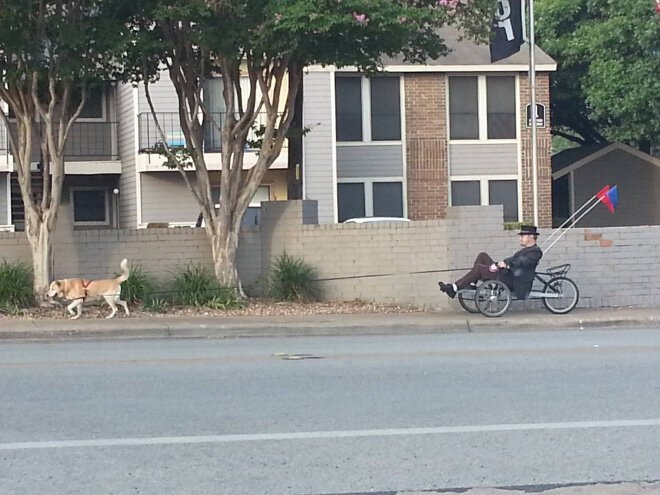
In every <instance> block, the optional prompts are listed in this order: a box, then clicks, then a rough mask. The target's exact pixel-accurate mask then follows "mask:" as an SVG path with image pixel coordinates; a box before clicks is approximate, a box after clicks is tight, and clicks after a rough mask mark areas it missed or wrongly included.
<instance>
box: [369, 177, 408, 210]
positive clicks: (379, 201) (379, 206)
mask: <svg viewBox="0 0 660 495" xmlns="http://www.w3.org/2000/svg"><path fill="white" fill-rule="evenodd" d="M373 197H374V216H375V217H403V185H402V184H401V182H374V184H373Z"/></svg>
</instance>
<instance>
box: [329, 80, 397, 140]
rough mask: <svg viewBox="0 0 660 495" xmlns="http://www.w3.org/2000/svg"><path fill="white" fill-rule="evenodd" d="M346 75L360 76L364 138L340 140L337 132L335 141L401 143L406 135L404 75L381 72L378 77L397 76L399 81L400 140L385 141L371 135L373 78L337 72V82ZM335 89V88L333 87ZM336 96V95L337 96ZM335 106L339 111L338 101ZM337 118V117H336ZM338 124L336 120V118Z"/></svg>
mask: <svg viewBox="0 0 660 495" xmlns="http://www.w3.org/2000/svg"><path fill="white" fill-rule="evenodd" d="M344 77H353V78H360V91H361V94H360V97H361V100H362V101H361V104H362V107H361V109H360V111H361V114H362V140H361V141H340V140H338V139H337V138H336V132H335V142H336V143H337V144H341V146H365V145H386V146H387V145H401V144H402V143H403V141H404V136H405V125H404V121H405V95H404V92H405V90H404V80H403V75H401V74H392V75H387V74H381V75H378V76H376V77H392V78H397V79H398V81H399V139H398V140H389V139H388V140H385V141H374V140H373V139H372V135H371V78H369V77H366V76H364V75H356V74H354V73H348V74H347V73H335V82H336V80H337V79H338V78H344ZM333 91H334V89H333ZM335 98H336V96H335ZM334 106H335V108H334V109H333V111H334V112H335V115H336V112H337V102H336V101H335V104H334ZM335 119H336V118H335ZM335 125H336V120H335Z"/></svg>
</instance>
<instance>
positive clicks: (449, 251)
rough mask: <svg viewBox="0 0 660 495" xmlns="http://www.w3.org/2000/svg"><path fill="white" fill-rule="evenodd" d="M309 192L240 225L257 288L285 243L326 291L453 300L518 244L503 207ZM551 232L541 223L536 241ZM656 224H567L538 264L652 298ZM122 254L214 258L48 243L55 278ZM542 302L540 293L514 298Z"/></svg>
mask: <svg viewBox="0 0 660 495" xmlns="http://www.w3.org/2000/svg"><path fill="white" fill-rule="evenodd" d="M315 214H316V204H315V202H313V201H286V202H284V201H281V202H279V201H278V202H269V203H264V204H263V214H262V222H263V224H262V227H261V230H259V229H253V230H246V231H244V232H243V233H242V235H241V244H240V247H239V261H238V265H239V273H240V274H241V277H242V281H243V283H244V285H245V286H246V288H247V289H248V290H252V292H254V290H255V289H258V283H259V282H260V280H261V278H262V276H264V275H266V274H267V271H268V267H269V266H270V262H271V261H272V260H273V259H274V258H275V257H277V256H278V255H280V254H282V253H283V252H284V251H286V252H287V253H289V254H291V255H295V256H302V257H303V258H304V259H305V260H306V261H307V262H308V263H310V264H311V265H312V266H314V267H315V268H316V269H317V271H318V276H319V278H320V279H322V280H321V281H320V286H321V288H322V294H323V298H324V299H326V300H351V299H355V298H360V299H363V300H366V301H381V302H390V303H391V302H395V303H404V304H406V303H407V304H415V305H419V306H425V307H429V308H434V309H436V310H439V311H445V310H449V309H453V310H455V309H458V303H457V302H456V301H450V300H449V299H448V298H447V297H445V296H444V295H443V294H441V293H440V292H439V290H438V287H437V282H438V280H443V281H452V280H455V279H457V278H459V277H460V276H461V275H462V274H463V272H464V271H465V270H466V269H467V268H468V267H469V266H471V264H472V260H473V259H474V256H475V255H476V254H477V253H478V252H479V251H487V252H488V253H489V254H490V255H491V256H492V257H493V258H495V259H503V258H505V257H506V256H509V255H511V254H512V253H513V252H514V251H516V250H517V249H518V248H519V246H518V236H517V235H516V232H511V231H504V230H503V228H502V224H503V222H502V207H501V206H486V207H479V206H468V207H452V208H448V210H447V218H446V219H444V220H425V221H419V222H411V223H409V224H402V223H399V224H380V225H379V224H323V225H319V224H315V223H312V221H313V217H314V215H315ZM549 233H550V230H549V229H543V230H542V232H541V237H540V239H539V243H540V244H541V246H542V247H543V244H544V239H546V238H547V235H548V234H549ZM659 245H660V226H644V227H607V228H592V229H583V228H574V229H571V230H570V231H569V232H568V234H567V235H566V236H565V237H564V238H563V239H562V240H561V241H559V242H558V243H557V244H556V245H555V246H554V247H553V248H552V249H551V250H550V251H549V252H547V253H546V254H545V255H544V257H543V259H542V261H541V265H540V268H541V269H545V268H547V267H550V266H554V265H558V264H562V263H571V264H572V268H571V271H570V273H569V276H570V277H571V278H572V279H574V280H575V282H576V283H577V284H578V287H579V289H580V294H581V298H580V306H582V307H601V306H658V305H660V285H659V284H658V282H657V281H658V275H657V273H656V271H655V270H652V269H649V267H653V266H658V265H659V264H660V251H659V250H658V249H655V247H656V246H659ZM123 257H127V258H129V260H130V261H131V263H132V264H140V265H142V267H143V268H144V270H145V271H146V272H148V273H151V274H153V275H154V276H155V277H156V278H159V279H161V280H164V279H167V278H168V277H171V269H172V268H173V267H176V266H177V265H182V264H185V263H187V262H189V261H200V262H202V263H204V264H207V265H209V266H210V265H211V254H210V248H209V243H208V241H207V239H206V235H205V233H204V231H203V230H201V229H190V228H182V229H146V230H119V231H74V232H70V233H69V235H63V234H58V236H57V240H56V242H55V243H54V274H55V276H56V277H64V276H77V275H80V276H84V277H94V278H96V277H106V276H108V275H112V274H114V273H116V272H117V271H118V270H119V261H120V260H121V258H123ZM0 258H6V259H7V260H9V261H13V260H16V259H22V260H25V261H28V262H29V261H30V254H29V247H28V244H27V240H26V239H25V236H24V234H22V233H0ZM525 306H531V307H533V308H539V311H542V310H541V309H540V302H538V301H537V302H531V303H523V302H519V303H516V307H525Z"/></svg>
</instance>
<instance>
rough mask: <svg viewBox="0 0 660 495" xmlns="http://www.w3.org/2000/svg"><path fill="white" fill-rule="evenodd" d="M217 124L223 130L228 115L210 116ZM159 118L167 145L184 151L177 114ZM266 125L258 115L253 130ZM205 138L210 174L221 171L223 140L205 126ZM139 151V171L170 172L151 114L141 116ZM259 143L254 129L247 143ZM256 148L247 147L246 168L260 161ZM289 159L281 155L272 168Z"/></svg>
mask: <svg viewBox="0 0 660 495" xmlns="http://www.w3.org/2000/svg"><path fill="white" fill-rule="evenodd" d="M211 115H212V116H213V119H214V120H215V122H216V123H217V124H218V125H219V126H222V123H223V120H224V116H225V113H211ZM156 118H157V119H158V123H159V125H160V127H161V128H162V130H163V133H164V134H165V137H166V139H167V145H168V146H169V147H170V148H183V147H185V145H186V140H185V137H184V134H183V130H182V129H181V124H180V123H179V113H178V112H157V113H156ZM262 124H263V125H265V124H266V112H261V113H259V114H258V115H257V119H256V121H255V125H254V127H256V128H259V127H260V126H261V125H262ZM203 132H204V135H203V141H202V147H203V150H204V155H205V159H206V164H207V167H208V169H209V170H220V169H221V168H222V164H221V153H222V143H221V139H220V132H219V131H218V130H217V129H216V128H215V127H214V126H213V125H212V124H210V123H207V124H205V125H204V130H203ZM138 136H139V137H138V150H139V153H140V154H141V155H142V156H139V157H138V169H139V170H141V171H162V170H167V169H166V168H164V167H163V166H162V163H163V161H164V159H163V157H161V156H160V155H159V154H158V152H159V151H160V150H162V149H163V145H164V143H163V139H162V137H161V135H160V132H159V131H158V127H157V126H156V123H155V121H154V118H153V115H152V114H151V112H146V113H140V114H138ZM256 139H257V136H256V133H255V131H254V129H252V130H251V131H250V134H249V135H248V141H255V140H256ZM286 147H287V142H286V141H285V142H284V148H286ZM257 151H258V149H257V148H254V147H250V145H246V148H245V155H244V160H243V167H244V168H250V167H252V166H253V165H254V164H255V163H256V161H257V154H256V153H257ZM286 167H287V156H286V153H281V154H280V156H279V157H278V158H277V159H276V160H275V163H274V164H273V165H272V166H271V168H286Z"/></svg>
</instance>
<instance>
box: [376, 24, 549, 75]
mask: <svg viewBox="0 0 660 495" xmlns="http://www.w3.org/2000/svg"><path fill="white" fill-rule="evenodd" d="M440 35H441V36H442V37H443V39H444V40H445V44H446V45H447V47H448V48H450V50H451V52H450V53H449V54H448V55H447V56H446V57H440V58H438V59H437V60H428V61H427V62H426V65H427V66H445V65H454V66H455V65H466V66H473V65H491V66H494V67H496V66H498V65H507V66H510V65H521V66H525V67H526V66H528V65H529V45H528V44H527V43H523V45H522V47H521V49H520V51H519V52H518V53H516V54H514V55H512V56H510V57H509V58H506V59H503V60H499V61H497V62H495V63H491V61H490V49H489V47H488V44H477V43H475V42H474V41H472V40H470V39H467V38H464V39H462V40H460V38H461V34H460V32H459V31H458V30H457V29H455V28H453V27H445V28H443V29H441V30H440ZM459 40H460V41H459ZM534 58H535V60H534V61H535V64H536V65H553V66H555V67H556V62H555V61H554V60H553V59H552V57H550V56H549V55H548V54H547V53H545V52H544V51H543V50H541V49H540V48H539V47H538V46H536V49H535V51H534ZM382 62H383V64H384V65H385V66H387V65H412V64H411V63H410V62H404V61H403V57H393V58H390V57H383V59H382Z"/></svg>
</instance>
